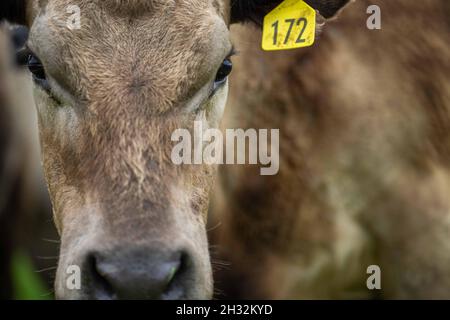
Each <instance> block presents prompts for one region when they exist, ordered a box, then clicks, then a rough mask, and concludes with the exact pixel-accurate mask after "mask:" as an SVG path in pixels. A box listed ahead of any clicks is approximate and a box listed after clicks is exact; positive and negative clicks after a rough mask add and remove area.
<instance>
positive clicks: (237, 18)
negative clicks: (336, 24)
mask: <svg viewBox="0 0 450 320" xmlns="http://www.w3.org/2000/svg"><path fill="white" fill-rule="evenodd" d="M299 1H301V0H299ZM349 1H351V0H305V2H306V3H308V4H309V5H310V6H311V7H313V8H314V9H316V10H317V11H319V13H320V15H322V16H323V17H324V18H327V19H328V18H331V17H333V16H334V15H335V14H336V13H337V12H338V11H339V10H340V9H341V8H342V7H343V6H345V5H346V4H347V3H348V2H349ZM281 2H283V0H230V3H231V23H239V22H254V23H256V24H258V25H261V24H262V21H263V19H264V16H265V15H266V14H268V13H269V12H270V11H271V10H273V9H274V8H275V7H276V6H278V5H279V4H280V3H281Z"/></svg>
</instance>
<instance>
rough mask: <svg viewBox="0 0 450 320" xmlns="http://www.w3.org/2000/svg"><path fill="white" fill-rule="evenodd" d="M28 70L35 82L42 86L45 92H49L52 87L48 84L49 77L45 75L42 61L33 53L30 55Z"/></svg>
mask: <svg viewBox="0 0 450 320" xmlns="http://www.w3.org/2000/svg"><path fill="white" fill-rule="evenodd" d="M27 66H28V69H29V70H30V72H31V74H32V75H33V80H34V82H35V83H36V84H37V85H39V86H41V87H42V88H43V89H44V90H46V91H49V90H50V85H49V84H48V81H47V77H46V75H45V70H44V66H43V65H42V62H41V60H39V58H38V57H36V56H35V55H34V54H33V53H30V55H29V56H28V62H27Z"/></svg>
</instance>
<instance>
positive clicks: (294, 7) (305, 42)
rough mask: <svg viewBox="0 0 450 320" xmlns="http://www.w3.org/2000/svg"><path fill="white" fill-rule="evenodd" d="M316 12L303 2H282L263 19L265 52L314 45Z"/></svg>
mask: <svg viewBox="0 0 450 320" xmlns="http://www.w3.org/2000/svg"><path fill="white" fill-rule="evenodd" d="M315 33H316V11H315V10H314V9H313V8H311V7H310V6H309V5H308V4H307V3H305V2H304V1H303V0H284V1H283V2H282V3H281V4H280V5H279V6H278V7H276V8H275V9H273V10H272V11H271V12H269V13H268V14H267V15H266V16H265V17H264V25H263V37H262V48H263V50H266V51H272V50H287V49H295V48H302V47H308V46H310V45H312V44H313V43H314V37H315Z"/></svg>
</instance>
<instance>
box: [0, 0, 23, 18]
mask: <svg viewBox="0 0 450 320" xmlns="http://www.w3.org/2000/svg"><path fill="white" fill-rule="evenodd" d="M4 20H8V21H9V22H12V23H17V24H26V0H0V21H4Z"/></svg>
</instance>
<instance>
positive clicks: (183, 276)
mask: <svg viewBox="0 0 450 320" xmlns="http://www.w3.org/2000/svg"><path fill="white" fill-rule="evenodd" d="M280 2H281V1H239V0H231V1H230V2H229V1H227V0H210V1H205V0H134V1H131V0H39V1H26V0H14V1H6V2H5V1H3V2H2V6H4V9H5V10H2V11H1V12H2V15H3V16H2V17H1V18H5V19H8V20H10V21H13V22H17V23H21V24H26V25H27V26H28V27H29V29H30V34H29V41H28V47H29V50H30V58H29V60H28V64H29V67H30V70H31V71H32V73H33V79H34V82H35V88H36V89H35V100H36V105H37V110H38V118H39V131H40V140H41V147H42V154H43V164H44V169H45V175H46V179H47V182H48V187H49V190H50V195H51V199H52V204H53V210H54V219H55V223H56V225H57V228H58V230H59V232H60V234H61V241H62V242H61V253H60V261H59V266H58V271H57V278H56V284H55V286H56V295H57V297H59V298H74V299H76V298H100V299H113V298H162V299H174V298H209V297H211V295H212V276H211V267H210V260H209V254H208V245H207V238H206V230H205V219H206V213H207V206H208V198H209V195H208V193H209V192H210V189H211V185H212V181H213V177H214V171H215V169H214V167H212V166H208V165H175V164H174V163H173V162H172V161H171V157H170V155H171V150H172V147H173V142H172V141H171V135H172V133H173V132H174V130H175V129H178V128H186V129H188V130H191V131H192V130H193V127H194V120H200V121H202V122H203V128H208V127H217V126H218V124H219V121H220V118H221V116H222V112H223V108H224V105H225V100H226V94H227V85H228V84H227V75H228V73H229V71H230V61H229V57H230V55H231V54H232V45H231V43H230V40H229V24H230V22H243V21H246V20H253V21H259V20H260V19H261V18H262V16H263V15H264V14H265V13H266V12H268V11H269V10H270V9H272V8H273V7H275V6H276V5H277V4H279V3H280ZM309 2H310V3H311V4H313V5H315V6H316V8H317V9H318V10H319V11H323V12H324V15H330V12H331V11H330V10H333V11H335V10H336V9H337V8H338V7H339V6H336V5H335V4H342V3H343V2H346V1H329V0H328V1H325V0H316V1H309ZM261 3H264V4H263V5H261ZM2 9H3V8H2ZM78 10H79V13H80V25H79V28H76V27H75V28H73V27H68V23H70V19H71V18H72V16H71V15H72V14H73V13H75V14H76V12H77V11H78ZM75 18H76V17H75ZM73 265H75V266H78V267H79V268H80V270H81V288H79V289H78V288H75V289H74V288H69V287H68V286H67V277H68V271H69V270H74V269H72V268H70V266H73Z"/></svg>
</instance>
